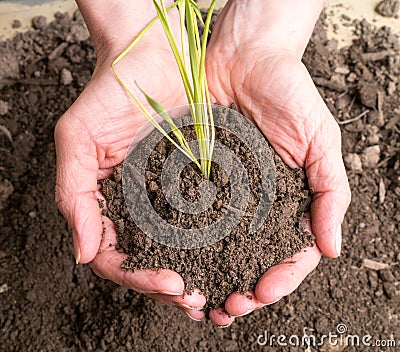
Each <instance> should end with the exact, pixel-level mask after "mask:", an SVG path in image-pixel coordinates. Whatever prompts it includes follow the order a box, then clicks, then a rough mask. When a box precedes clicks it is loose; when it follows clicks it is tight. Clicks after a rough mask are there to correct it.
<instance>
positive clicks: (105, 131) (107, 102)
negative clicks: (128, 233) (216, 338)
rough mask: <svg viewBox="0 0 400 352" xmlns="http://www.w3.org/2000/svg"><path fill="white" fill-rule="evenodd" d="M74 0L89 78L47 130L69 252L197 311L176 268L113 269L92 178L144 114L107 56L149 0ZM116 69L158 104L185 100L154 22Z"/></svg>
mask: <svg viewBox="0 0 400 352" xmlns="http://www.w3.org/2000/svg"><path fill="white" fill-rule="evenodd" d="M78 3H79V7H80V9H81V12H82V14H83V16H84V17H85V21H86V23H87V24H88V27H89V30H90V31H91V33H92V37H93V40H94V44H95V47H96V52H97V60H98V61H97V65H96V69H95V71H94V74H93V77H92V79H91V81H90V83H89V84H88V86H87V87H86V89H85V90H84V92H83V93H82V94H81V96H80V97H79V98H78V99H77V101H76V102H75V103H74V104H73V105H72V106H71V108H70V109H69V110H68V111H67V112H66V113H65V114H64V115H63V116H62V118H61V119H60V120H59V122H58V123H57V126H56V130H55V142H56V149H57V183H56V202H57V204H58V207H59V208H60V210H61V212H62V213H63V214H64V215H65V217H66V218H67V220H68V223H69V226H70V227H71V228H72V231H73V240H74V248H75V257H76V260H77V262H79V263H83V264H84V263H90V266H91V268H92V269H93V271H94V272H95V273H96V274H98V275H99V276H101V277H102V278H106V279H109V280H112V281H114V282H116V283H118V284H120V285H122V286H125V287H128V288H131V289H134V290H135V291H138V292H143V293H146V294H148V295H149V296H151V297H152V298H154V299H157V300H159V301H162V302H164V303H170V304H174V305H177V306H179V307H180V308H181V309H183V310H184V311H185V312H186V313H187V314H188V315H189V316H191V317H192V318H195V319H201V318H203V317H204V313H203V312H201V311H197V310H193V309H191V308H196V309H199V308H201V307H203V305H204V304H205V298H204V296H202V295H200V294H199V293H198V292H195V293H194V294H192V295H186V296H185V297H183V296H182V293H183V291H184V282H183V279H182V278H181V277H180V275H178V274H177V273H175V272H172V271H169V270H161V271H160V272H158V273H155V272H154V271H151V270H147V271H139V270H136V271H134V272H132V271H128V272H124V271H122V270H121V264H122V262H123V260H124V259H125V256H124V255H123V254H121V253H119V252H117V251H116V249H115V244H116V233H115V230H114V227H113V226H112V224H111V222H110V220H109V219H107V218H105V217H102V215H101V211H100V208H99V206H98V199H99V198H100V197H101V194H100V192H98V186H97V181H98V180H100V179H103V178H105V177H107V176H109V175H110V174H111V172H112V168H113V167H114V166H115V165H117V164H119V163H120V162H122V161H123V159H124V157H125V153H126V150H127V148H128V147H129V144H130V142H131V140H132V138H133V137H134V135H135V133H136V132H137V131H138V129H139V128H140V127H142V126H143V125H144V124H145V123H146V122H147V120H146V118H145V117H143V116H142V115H141V114H140V113H139V112H138V110H137V109H134V108H133V106H132V103H131V101H130V99H129V97H128V95H127V94H126V93H125V91H124V89H123V88H122V87H121V86H120V84H119V83H118V81H117V80H116V79H115V77H114V75H113V73H112V71H111V63H112V61H113V60H114V59H115V57H117V56H118V54H119V53H120V52H122V51H123V50H124V49H125V48H126V47H127V46H128V44H129V43H130V42H131V40H132V38H133V37H134V36H136V35H137V34H138V33H139V32H140V31H141V30H142V29H143V27H144V26H145V25H147V23H149V22H150V21H151V20H152V19H153V18H154V17H155V16H156V12H155V10H154V7H153V5H152V4H151V2H144V1H129V0H126V1H119V2H109V1H98V0H96V1H95V0H82V1H79V2H78ZM110 14H112V16H110ZM171 23H172V25H173V26H174V28H176V30H179V18H178V16H177V13H175V14H171ZM178 33H179V32H178ZM117 69H118V71H119V72H120V74H121V75H122V77H123V78H124V80H125V81H127V82H128V84H129V86H130V87H134V86H135V85H134V81H135V80H137V81H138V82H139V83H140V84H141V86H142V87H143V89H144V90H145V91H146V92H148V93H149V94H150V95H151V96H152V97H154V98H155V99H157V101H159V102H160V103H161V104H162V105H163V106H164V107H165V108H166V109H170V108H172V107H175V106H180V105H184V104H185V102H186V100H185V95H184V90H183V86H182V83H181V80H180V76H179V73H178V71H177V69H176V64H175V61H174V58H173V56H172V53H171V51H170V49H169V45H168V42H167V40H166V39H165V35H164V32H163V30H162V27H161V25H160V24H157V25H155V26H154V27H153V28H152V29H151V30H150V31H149V32H148V34H146V35H145V36H144V37H143V39H142V40H141V41H140V42H139V44H138V45H137V46H136V48H135V51H134V52H132V53H130V54H129V55H128V56H127V57H125V59H124V60H123V61H122V62H121V63H119V64H118V68H117ZM159 82H166V83H165V84H162V85H160V83H159ZM148 108H149V109H150V107H148ZM102 222H103V223H104V228H105V233H104V235H103V236H102V232H103V224H102ZM110 244H111V246H110Z"/></svg>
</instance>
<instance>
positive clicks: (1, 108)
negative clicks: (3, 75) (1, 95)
mask: <svg viewBox="0 0 400 352" xmlns="http://www.w3.org/2000/svg"><path fill="white" fill-rule="evenodd" d="M9 108H10V106H9V104H8V102H6V101H4V100H0V115H1V116H3V115H5V114H7V113H8V110H9Z"/></svg>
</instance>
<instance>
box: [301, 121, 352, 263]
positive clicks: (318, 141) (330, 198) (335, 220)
mask: <svg viewBox="0 0 400 352" xmlns="http://www.w3.org/2000/svg"><path fill="white" fill-rule="evenodd" d="M305 167H306V171H307V177H308V182H309V185H310V187H311V189H312V190H313V202H312V204H311V219H312V232H313V234H314V235H315V237H316V242H317V244H318V247H319V248H320V249H321V251H322V252H323V253H324V254H325V255H327V256H329V257H333V258H335V257H338V256H339V255H340V253H341V244H342V229H341V224H342V222H343V218H344V215H345V213H346V210H347V208H348V206H349V204H350V198H351V195H350V187H349V183H348V179H347V175H346V171H345V167H344V164H343V160H342V153H341V137H340V129H339V127H338V125H337V123H336V122H335V121H334V119H333V117H332V116H330V114H329V116H327V117H326V118H325V121H324V122H323V123H322V124H321V125H320V127H319V129H318V131H317V133H316V134H315V137H314V139H313V141H312V142H311V144H310V149H309V152H308V156H307V159H306V165H305Z"/></svg>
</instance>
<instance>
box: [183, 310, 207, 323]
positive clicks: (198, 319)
mask: <svg viewBox="0 0 400 352" xmlns="http://www.w3.org/2000/svg"><path fill="white" fill-rule="evenodd" d="M184 312H185V314H186V315H187V316H188V317H189V318H190V319H192V320H194V321H202V320H203V319H195V318H193V317H192V316H190V315H189V313H188V312H186V311H184Z"/></svg>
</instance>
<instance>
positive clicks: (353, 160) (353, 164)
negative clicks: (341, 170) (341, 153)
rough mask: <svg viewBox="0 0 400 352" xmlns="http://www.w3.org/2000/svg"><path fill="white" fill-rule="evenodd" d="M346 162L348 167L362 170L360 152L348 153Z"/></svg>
mask: <svg viewBox="0 0 400 352" xmlns="http://www.w3.org/2000/svg"><path fill="white" fill-rule="evenodd" d="M344 162H345V164H346V166H347V168H348V169H350V170H354V171H361V170H362V163H361V158H360V156H359V155H358V154H347V155H346V156H345V158H344Z"/></svg>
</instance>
